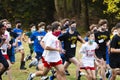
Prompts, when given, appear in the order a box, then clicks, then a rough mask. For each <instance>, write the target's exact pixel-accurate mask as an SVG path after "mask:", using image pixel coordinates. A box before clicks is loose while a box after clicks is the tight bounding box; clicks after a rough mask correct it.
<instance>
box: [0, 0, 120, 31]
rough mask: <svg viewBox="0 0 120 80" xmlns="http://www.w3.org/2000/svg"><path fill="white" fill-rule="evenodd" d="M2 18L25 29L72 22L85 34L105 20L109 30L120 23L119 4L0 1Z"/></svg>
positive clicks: (107, 0) (117, 0) (103, 0)
mask: <svg viewBox="0 0 120 80" xmlns="http://www.w3.org/2000/svg"><path fill="white" fill-rule="evenodd" d="M4 18H6V19H8V20H10V21H11V22H12V23H13V24H14V22H15V20H16V19H20V20H22V23H23V24H24V26H26V27H24V28H26V29H27V27H28V25H29V24H31V23H35V24H36V23H38V22H40V21H44V22H46V23H47V24H49V23H51V22H53V21H54V20H61V19H63V18H70V19H71V18H74V19H76V21H77V22H78V26H79V28H81V29H85V30H88V27H89V25H90V24H92V23H97V22H98V20H99V19H101V18H106V19H107V20H108V21H109V26H110V28H111V27H113V26H114V25H115V24H116V23H117V22H118V21H119V19H120V0H0V19H4Z"/></svg>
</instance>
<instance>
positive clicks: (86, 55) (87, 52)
mask: <svg viewBox="0 0 120 80" xmlns="http://www.w3.org/2000/svg"><path fill="white" fill-rule="evenodd" d="M96 48H97V43H96V42H93V44H91V45H90V44H89V43H88V42H86V43H85V44H83V45H82V47H81V48H80V52H79V53H82V54H83V56H82V59H88V60H94V55H95V49H96Z"/></svg>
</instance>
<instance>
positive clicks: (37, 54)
mask: <svg viewBox="0 0 120 80" xmlns="http://www.w3.org/2000/svg"><path fill="white" fill-rule="evenodd" d="M35 53H36V56H35V58H36V59H37V60H38V61H39V60H40V59H41V57H42V53H41V52H35Z"/></svg>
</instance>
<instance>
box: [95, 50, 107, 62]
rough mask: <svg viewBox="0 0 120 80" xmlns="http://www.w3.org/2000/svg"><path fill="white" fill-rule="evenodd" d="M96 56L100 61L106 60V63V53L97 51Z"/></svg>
mask: <svg viewBox="0 0 120 80" xmlns="http://www.w3.org/2000/svg"><path fill="white" fill-rule="evenodd" d="M95 54H96V56H97V58H99V59H102V58H103V59H104V61H106V52H105V51H100V50H99V51H98V50H97V51H95Z"/></svg>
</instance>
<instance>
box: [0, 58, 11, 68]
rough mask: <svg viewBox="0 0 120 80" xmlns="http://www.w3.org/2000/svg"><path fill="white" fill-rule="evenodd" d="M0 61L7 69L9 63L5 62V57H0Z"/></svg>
mask: <svg viewBox="0 0 120 80" xmlns="http://www.w3.org/2000/svg"><path fill="white" fill-rule="evenodd" d="M0 63H2V64H3V66H4V67H5V68H6V69H7V68H8V67H9V64H8V62H7V60H6V59H5V57H4V56H3V57H1V60H0Z"/></svg>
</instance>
